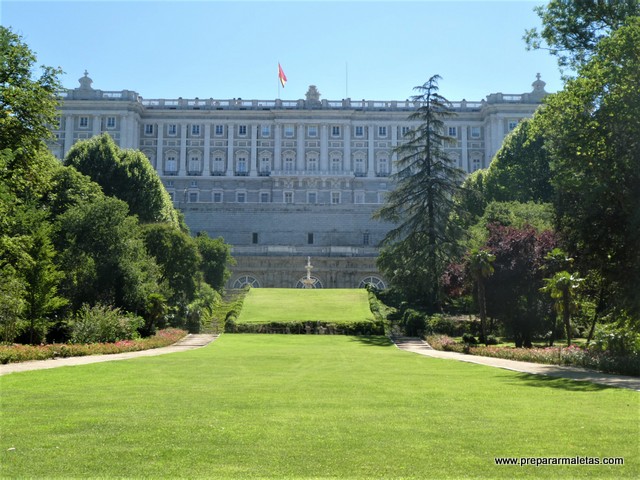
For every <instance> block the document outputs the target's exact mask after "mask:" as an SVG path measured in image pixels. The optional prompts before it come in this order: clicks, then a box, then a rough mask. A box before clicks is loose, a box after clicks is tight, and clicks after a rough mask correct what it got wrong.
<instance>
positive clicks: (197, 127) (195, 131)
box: [191, 125, 200, 136]
mask: <svg viewBox="0 0 640 480" xmlns="http://www.w3.org/2000/svg"><path fill="white" fill-rule="evenodd" d="M191 135H194V136H199V135H200V125H191Z"/></svg>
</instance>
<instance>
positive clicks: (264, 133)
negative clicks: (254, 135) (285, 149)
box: [262, 125, 271, 138]
mask: <svg viewBox="0 0 640 480" xmlns="http://www.w3.org/2000/svg"><path fill="white" fill-rule="evenodd" d="M262 136H263V137H266V138H268V137H270V136H271V126H270V125H262Z"/></svg>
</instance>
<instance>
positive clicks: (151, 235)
mask: <svg viewBox="0 0 640 480" xmlns="http://www.w3.org/2000/svg"><path fill="white" fill-rule="evenodd" d="M142 233H143V238H144V243H145V246H146V248H147V251H148V252H149V254H150V255H151V256H153V257H154V258H155V260H156V262H157V263H158V265H159V266H160V270H161V277H160V280H161V281H162V282H163V283H166V286H167V287H168V292H167V298H168V299H169V302H170V303H171V304H172V305H175V306H182V307H184V306H186V305H188V304H189V303H190V302H191V301H193V299H194V298H195V295H196V292H197V289H198V283H199V281H200V279H201V273H200V264H201V262H202V257H201V256H200V253H199V252H198V247H197V245H196V241H195V240H194V239H193V238H192V237H191V236H189V235H188V234H187V233H185V232H183V231H181V230H180V229H178V228H176V227H174V226H172V225H169V224H167V223H150V224H147V225H143V227H142Z"/></svg>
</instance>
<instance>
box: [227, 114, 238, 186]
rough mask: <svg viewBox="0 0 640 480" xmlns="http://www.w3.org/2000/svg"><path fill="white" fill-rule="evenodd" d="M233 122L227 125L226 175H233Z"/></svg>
mask: <svg viewBox="0 0 640 480" xmlns="http://www.w3.org/2000/svg"><path fill="white" fill-rule="evenodd" d="M234 128H236V126H235V125H234V124H229V125H227V177H233V129H234Z"/></svg>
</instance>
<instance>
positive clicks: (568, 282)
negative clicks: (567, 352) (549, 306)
mask: <svg viewBox="0 0 640 480" xmlns="http://www.w3.org/2000/svg"><path fill="white" fill-rule="evenodd" d="M583 280H584V279H582V278H578V276H577V275H576V274H574V273H569V272H567V271H562V272H558V273H556V274H555V275H554V276H553V277H551V278H545V279H544V283H545V286H544V287H542V288H541V289H540V290H541V291H542V292H545V293H548V294H549V295H550V296H551V298H553V299H554V300H555V306H556V311H557V312H558V314H559V315H562V321H563V323H564V328H565V330H566V332H567V345H571V312H572V311H573V310H574V309H575V302H574V300H573V298H574V293H573V292H574V291H575V290H576V289H577V288H578V287H579V286H580V283H582V281H583Z"/></svg>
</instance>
